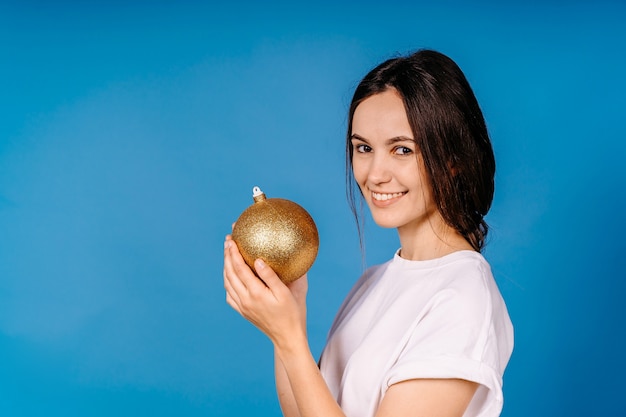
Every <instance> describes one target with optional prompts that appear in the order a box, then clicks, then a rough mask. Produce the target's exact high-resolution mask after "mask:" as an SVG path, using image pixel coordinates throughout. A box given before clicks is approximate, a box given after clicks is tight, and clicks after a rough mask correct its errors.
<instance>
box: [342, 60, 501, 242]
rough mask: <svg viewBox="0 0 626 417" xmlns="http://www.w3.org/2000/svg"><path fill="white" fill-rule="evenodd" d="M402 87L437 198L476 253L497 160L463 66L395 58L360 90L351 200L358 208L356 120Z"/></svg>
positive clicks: (348, 149)
mask: <svg viewBox="0 0 626 417" xmlns="http://www.w3.org/2000/svg"><path fill="white" fill-rule="evenodd" d="M392 88H393V89H395V90H396V91H397V92H398V93H399V94H400V96H401V97H402V100H403V101H404V107H405V109H406V113H407V117H408V120H409V124H410V126H411V130H412V131H413V137H414V139H415V142H416V144H417V146H418V148H419V150H420V152H421V154H422V157H423V159H424V165H425V167H426V172H427V175H428V177H429V178H428V180H429V183H430V184H431V185H432V193H433V198H434V200H435V204H436V205H437V208H438V210H439V212H440V214H441V216H442V217H443V219H444V220H445V222H446V223H447V224H448V225H450V226H451V227H453V228H454V229H455V230H457V231H458V232H459V233H460V234H461V235H462V236H463V237H464V238H465V239H466V240H467V241H468V242H469V243H470V244H471V245H472V247H473V248H474V249H475V250H476V251H479V252H480V251H481V249H482V248H483V246H484V244H485V238H486V236H487V231H488V226H487V223H486V222H485V220H484V216H485V215H486V214H487V212H488V211H489V208H490V207H491V202H492V200H493V192H494V175H495V159H494V155H493V149H492V147H491V141H490V140H489V134H488V133H487V127H486V125H485V120H484V118H483V114H482V111H481V110H480V107H479V105H478V101H477V100H476V97H475V96H474V92H473V91H472V88H471V87H470V85H469V83H468V82H467V79H466V78H465V75H464V74H463V72H462V71H461V69H460V68H459V67H458V66H457V65H456V63H455V62H454V61H452V60H451V59H450V58H448V57H447V56H445V55H443V54H441V53H439V52H436V51H432V50H420V51H417V52H415V53H413V54H411V55H408V56H405V57H399V58H393V59H389V60H387V61H385V62H383V63H382V64H380V65H378V66H377V67H376V68H374V69H373V70H372V71H370V72H369V73H368V74H367V75H366V76H365V78H363V80H362V81H361V82H360V83H359V85H358V86H357V88H356V90H355V92H354V96H353V98H352V102H351V103H350V110H349V114H348V133H347V140H346V159H347V161H346V162H347V181H348V199H349V202H350V207H351V209H352V212H353V213H354V215H355V217H356V218H357V227H358V229H359V235H360V234H361V230H362V229H361V223H360V221H359V216H358V210H357V207H356V198H355V194H356V192H355V191H356V189H357V188H358V186H356V184H355V181H354V176H353V173H352V152H353V151H352V144H351V141H350V137H351V135H352V118H353V116H354V111H355V110H356V108H357V106H358V105H359V104H360V103H361V102H362V101H363V100H365V99H366V98H368V97H370V96H372V95H374V94H378V93H382V92H384V91H386V90H389V89H392Z"/></svg>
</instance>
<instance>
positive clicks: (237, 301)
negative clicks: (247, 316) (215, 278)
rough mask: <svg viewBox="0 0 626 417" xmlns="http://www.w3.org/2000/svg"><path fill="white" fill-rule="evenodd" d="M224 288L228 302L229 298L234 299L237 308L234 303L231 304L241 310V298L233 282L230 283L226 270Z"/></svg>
mask: <svg viewBox="0 0 626 417" xmlns="http://www.w3.org/2000/svg"><path fill="white" fill-rule="evenodd" d="M224 289H225V290H226V301H227V302H228V301H229V299H230V300H232V302H233V303H235V304H236V306H237V308H235V307H234V306H233V305H232V304H231V306H233V308H235V310H237V311H239V312H240V311H241V309H240V308H239V306H240V305H241V300H240V299H239V295H238V294H237V292H236V291H235V290H234V288H233V286H232V284H231V283H230V280H229V279H228V277H227V276H226V272H224ZM229 304H230V303H229Z"/></svg>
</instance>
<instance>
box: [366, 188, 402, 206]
mask: <svg viewBox="0 0 626 417" xmlns="http://www.w3.org/2000/svg"><path fill="white" fill-rule="evenodd" d="M374 195H376V197H377V198H375V197H374ZM405 195H406V191H403V192H396V193H379V192H375V191H370V199H371V201H372V204H373V205H374V206H376V207H388V206H390V205H392V204H394V203H396V202H397V201H398V200H400V199H401V198H402V197H404V196H405ZM381 197H382V199H381Z"/></svg>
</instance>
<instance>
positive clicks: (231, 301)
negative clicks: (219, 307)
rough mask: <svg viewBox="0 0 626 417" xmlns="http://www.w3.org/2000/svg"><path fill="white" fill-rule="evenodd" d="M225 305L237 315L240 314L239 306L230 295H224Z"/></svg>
mask: <svg viewBox="0 0 626 417" xmlns="http://www.w3.org/2000/svg"><path fill="white" fill-rule="evenodd" d="M226 303H227V304H228V305H229V306H231V307H232V309H233V310H235V311H236V312H237V313H239V314H241V308H240V307H239V304H238V303H237V302H236V301H235V300H234V299H233V298H232V297H231V295H230V294H228V293H226Z"/></svg>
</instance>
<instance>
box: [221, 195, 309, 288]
mask: <svg viewBox="0 0 626 417" xmlns="http://www.w3.org/2000/svg"><path fill="white" fill-rule="evenodd" d="M253 198H254V204H252V205H251V206H250V207H248V208H247V209H246V210H245V211H244V212H243V213H241V216H239V219H237V222H236V223H235V227H234V228H233V233H232V236H233V240H234V241H235V243H237V247H238V248H239V251H240V252H241V255H242V256H243V259H244V260H245V261H246V263H247V264H248V266H250V268H251V269H252V270H253V271H254V261H255V260H256V259H258V258H261V259H263V261H264V262H265V263H266V264H268V265H269V266H270V267H271V268H272V269H273V270H274V271H275V272H276V274H277V275H278V276H279V278H280V279H281V280H282V281H283V282H284V283H290V282H293V281H295V280H297V279H298V278H300V277H301V276H303V275H304V274H305V273H306V272H307V271H308V270H309V268H311V265H313V262H314V261H315V258H316V256H317V250H318V248H319V235H318V233H317V227H316V226H315V222H314V221H313V218H312V217H311V215H309V213H307V211H306V210H305V209H303V208H302V207H301V206H299V205H298V204H296V203H294V202H293V201H290V200H285V199H282V198H266V196H265V194H264V193H263V192H262V191H261V189H260V188H259V187H254V189H253Z"/></svg>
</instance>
